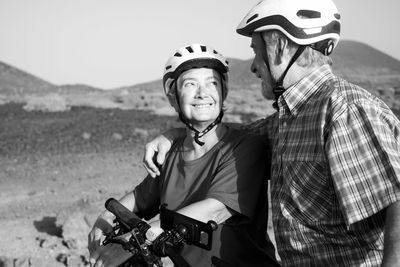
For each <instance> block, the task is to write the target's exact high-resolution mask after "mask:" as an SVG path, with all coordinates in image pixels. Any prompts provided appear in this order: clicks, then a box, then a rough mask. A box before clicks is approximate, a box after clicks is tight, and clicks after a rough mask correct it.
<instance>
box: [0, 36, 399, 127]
mask: <svg viewBox="0 0 400 267" xmlns="http://www.w3.org/2000/svg"><path fill="white" fill-rule="evenodd" d="M332 59H333V61H334V65H333V69H334V71H335V72H336V73H337V74H338V75H339V76H342V77H344V78H345V79H347V80H349V81H350V82H353V83H355V84H358V85H360V86H362V87H364V88H366V89H367V90H369V91H371V92H372V93H373V94H375V95H378V96H380V97H381V98H382V99H383V100H384V101H386V102H387V103H388V105H389V106H390V107H392V108H395V109H400V100H398V99H399V96H400V61H398V60H396V59H395V58H393V57H390V56H389V55H387V54H384V53H382V52H380V51H378V50H377V49H375V48H373V47H371V46H368V45H366V44H363V43H359V42H354V41H342V42H341V43H339V46H338V47H337V49H336V51H335V52H334V54H333V56H332ZM229 61H230V82H229V83H230V90H231V91H230V95H229V97H228V99H227V103H226V106H227V108H228V112H227V116H228V118H229V120H232V121H235V122H239V121H242V120H243V118H244V117H246V118H248V119H256V118H259V117H263V116H265V115H266V114H269V113H271V112H273V110H272V108H271V105H270V104H269V103H267V101H266V100H265V99H263V98H262V96H261V94H260V92H259V88H260V81H259V79H257V78H256V77H255V76H254V75H253V74H252V73H251V72H250V65H251V62H252V59H248V60H240V59H235V58H230V59H229ZM49 94H50V95H51V97H48V95H49ZM244 95H245V96H246V97H244ZM37 96H39V98H37ZM10 101H13V102H22V103H28V104H29V103H30V104H29V108H30V109H35V108H39V109H43V110H50V111H51V109H52V107H47V106H46V105H49V103H52V102H54V101H55V102H57V103H62V104H63V106H65V107H66V109H69V108H68V107H71V106H94V107H98V108H121V109H141V110H150V111H152V112H154V113H156V114H163V115H165V114H167V115H168V114H169V115H173V114H175V113H174V111H173V110H172V108H170V106H169V104H168V102H167V99H166V97H165V96H164V94H163V90H162V82H161V80H155V81H150V82H147V83H142V84H137V85H132V86H125V87H120V88H115V89H113V90H107V91H104V90H101V89H99V88H95V87H91V86H88V85H82V84H76V85H62V86H56V85H53V84H51V83H48V82H46V81H44V80H42V79H40V78H37V77H35V76H33V75H30V74H28V73H26V72H24V71H22V70H19V69H17V68H15V67H12V66H10V65H7V64H5V63H1V62H0V103H1V102H3V103H5V102H10ZM54 105H57V104H54ZM43 106H45V107H43ZM56 110H59V109H56Z"/></svg>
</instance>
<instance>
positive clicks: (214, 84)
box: [177, 68, 222, 124]
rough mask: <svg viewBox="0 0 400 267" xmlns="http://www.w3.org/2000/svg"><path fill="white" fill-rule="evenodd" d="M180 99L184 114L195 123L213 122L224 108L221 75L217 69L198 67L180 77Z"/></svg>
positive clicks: (178, 91)
mask: <svg viewBox="0 0 400 267" xmlns="http://www.w3.org/2000/svg"><path fill="white" fill-rule="evenodd" d="M177 94H178V99H179V103H180V107H181V110H182V112H183V115H184V116H185V117H186V118H187V119H189V120H190V121H191V122H192V123H193V124H206V123H211V122H213V121H214V120H215V119H216V118H217V117H218V115H219V113H220V111H221V108H222V84H221V77H220V75H219V73H218V72H217V71H216V70H213V69H209V68H196V69H190V70H187V71H185V72H183V73H182V74H181V75H180V76H179V78H178V90H177Z"/></svg>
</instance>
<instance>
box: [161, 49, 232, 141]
mask: <svg viewBox="0 0 400 267" xmlns="http://www.w3.org/2000/svg"><path fill="white" fill-rule="evenodd" d="M228 64H229V63H228V61H227V60H226V58H225V57H224V56H223V55H221V54H220V53H218V52H217V51H216V50H215V49H214V48H212V47H210V46H208V45H202V44H191V45H187V46H184V47H182V48H180V49H178V50H177V51H176V52H175V54H174V55H173V56H171V57H170V58H169V59H168V61H167V64H166V65H165V68H164V76H163V85H164V91H165V94H166V95H167V96H168V95H169V94H170V91H171V89H172V86H173V85H174V83H175V81H176V80H177V79H178V77H179V75H181V74H182V73H183V72H184V71H187V70H190V69H193V68H211V69H215V70H217V71H218V72H219V73H220V75H221V78H222V79H223V81H222V98H223V99H225V98H226V96H227V94H228V86H227V84H228V74H227V73H228V70H229V67H228ZM175 97H176V100H177V103H178V106H179V109H180V104H179V99H178V96H177V95H175ZM178 113H179V119H180V120H181V121H182V122H183V123H184V124H186V126H188V127H189V128H190V129H191V130H192V131H194V132H195V135H194V140H195V142H196V143H197V144H199V145H201V146H203V145H204V142H203V141H201V140H200V138H202V137H203V136H204V135H205V134H206V133H208V132H209V131H210V130H211V129H212V128H214V127H215V126H216V125H217V124H218V123H220V122H221V120H222V117H223V116H224V111H223V109H222V108H221V110H220V113H219V115H218V117H217V118H216V119H215V120H214V122H212V123H211V124H210V125H208V126H207V127H206V128H205V129H203V130H201V131H199V130H198V129H196V128H195V127H194V126H193V124H192V123H191V122H190V121H189V120H188V119H187V118H185V116H184V115H183V113H182V111H181V110H180V111H179V112H178Z"/></svg>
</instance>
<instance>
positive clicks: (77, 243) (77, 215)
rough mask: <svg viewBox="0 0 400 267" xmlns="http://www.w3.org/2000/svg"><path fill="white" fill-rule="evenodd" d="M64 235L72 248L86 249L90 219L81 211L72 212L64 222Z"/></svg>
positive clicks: (67, 243) (65, 240)
mask: <svg viewBox="0 0 400 267" xmlns="http://www.w3.org/2000/svg"><path fill="white" fill-rule="evenodd" d="M61 227H62V237H63V239H64V242H65V244H66V245H67V247H68V248H70V249H86V248H87V235H88V233H89V231H90V225H89V223H88V219H87V218H86V216H85V215H84V214H83V213H82V212H81V211H75V212H72V213H71V214H69V215H68V216H67V219H66V220H65V222H64V223H63V224H62V226H61Z"/></svg>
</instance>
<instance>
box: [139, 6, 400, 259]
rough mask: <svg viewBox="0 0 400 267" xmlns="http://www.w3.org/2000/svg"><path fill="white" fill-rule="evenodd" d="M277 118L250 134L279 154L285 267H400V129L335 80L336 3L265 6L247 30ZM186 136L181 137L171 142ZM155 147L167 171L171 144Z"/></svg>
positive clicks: (274, 186) (244, 25)
mask: <svg viewBox="0 0 400 267" xmlns="http://www.w3.org/2000/svg"><path fill="white" fill-rule="evenodd" d="M237 32H238V33H239V34H241V35H244V36H247V37H251V47H252V48H253V50H254V53H255V58H254V61H253V63H252V66H251V69H252V72H254V74H255V75H256V76H257V77H259V78H260V79H261V80H262V91H263V95H264V96H266V97H268V98H274V99H275V100H276V101H275V103H274V107H275V108H276V110H277V112H276V113H274V114H273V115H271V116H270V117H268V118H266V119H263V120H260V121H258V122H255V123H253V124H251V125H249V126H247V127H246V128H247V129H248V130H251V131H252V132H256V133H258V134H260V135H262V136H264V137H265V138H264V139H265V141H266V142H267V143H268V144H269V147H270V148H271V151H270V153H271V173H270V180H271V199H272V215H273V216H272V218H273V224H274V232H275V238H276V244H277V249H278V253H279V255H280V257H281V260H282V265H283V266H381V265H382V266H400V202H399V200H400V156H399V155H400V122H399V120H398V119H397V118H396V116H395V115H394V114H393V113H392V111H391V110H390V109H389V108H388V107H387V106H386V105H385V104H384V103H383V102H382V101H381V100H380V99H378V98H377V97H375V96H373V95H371V94H370V93H368V92H367V91H366V90H364V89H362V88H360V87H358V86H356V85H353V84H351V83H349V82H347V81H345V80H343V79H341V78H339V77H337V76H335V75H334V74H333V73H332V70H331V67H330V64H331V60H330V58H329V55H330V53H332V51H333V50H334V48H335V47H336V45H337V43H338V41H339V36H340V14H339V12H338V11H337V9H336V6H335V5H334V3H333V2H332V1H331V0H264V1H261V2H260V3H258V4H257V5H256V6H255V7H254V8H253V9H251V11H250V12H249V13H248V14H247V15H246V16H245V18H244V19H243V21H242V22H241V23H240V24H239V26H238V28H237ZM171 133H174V135H176V133H179V131H174V132H170V134H171ZM158 140H159V141H164V143H162V144H160V145H159V144H158V143H159V142H158V141H155V142H154V143H150V144H149V145H147V149H148V150H147V152H146V156H145V159H146V164H147V167H148V169H149V170H150V171H155V170H156V169H155V168H154V165H153V163H151V162H150V156H151V155H152V154H153V152H151V151H152V150H157V151H158V152H159V155H158V160H159V162H160V161H162V159H163V157H164V156H163V155H164V153H165V147H168V146H169V144H168V143H169V142H166V143H165V138H160V139H158Z"/></svg>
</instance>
